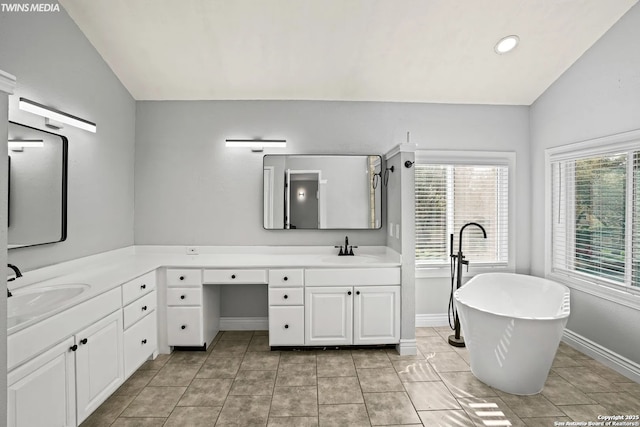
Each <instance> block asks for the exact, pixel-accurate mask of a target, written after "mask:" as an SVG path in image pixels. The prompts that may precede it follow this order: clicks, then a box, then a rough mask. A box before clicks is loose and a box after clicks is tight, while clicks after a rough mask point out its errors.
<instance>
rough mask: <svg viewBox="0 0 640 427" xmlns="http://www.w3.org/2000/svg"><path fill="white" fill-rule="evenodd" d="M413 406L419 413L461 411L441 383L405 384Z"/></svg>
mask: <svg viewBox="0 0 640 427" xmlns="http://www.w3.org/2000/svg"><path fill="white" fill-rule="evenodd" d="M404 387H405V388H406V389H407V393H408V394H409V398H410V399H411V402H413V406H414V407H415V408H416V409H417V410H418V411H433V410H440V409H460V405H458V402H457V401H456V399H455V398H454V397H453V395H452V394H451V393H450V392H449V389H447V387H446V386H445V385H444V383H443V382H440V381H429V382H413V383H404Z"/></svg>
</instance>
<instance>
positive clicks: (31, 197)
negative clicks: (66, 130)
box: [7, 122, 68, 249]
mask: <svg viewBox="0 0 640 427" xmlns="http://www.w3.org/2000/svg"><path fill="white" fill-rule="evenodd" d="M7 144H8V147H7V148H8V155H9V159H8V164H9V168H8V170H9V173H8V175H9V176H8V184H9V192H8V194H9V209H8V214H7V225H8V236H7V243H8V246H7V248H8V249H15V248H22V247H26V246H36V245H44V244H48V243H56V242H61V241H63V240H65V239H66V238H67V151H68V141H67V138H66V137H64V136H63V135H58V134H55V133H51V132H47V131H43V130H40V129H36V128H33V127H30V126H26V125H22V124H20V123H15V122H9V130H8V143H7Z"/></svg>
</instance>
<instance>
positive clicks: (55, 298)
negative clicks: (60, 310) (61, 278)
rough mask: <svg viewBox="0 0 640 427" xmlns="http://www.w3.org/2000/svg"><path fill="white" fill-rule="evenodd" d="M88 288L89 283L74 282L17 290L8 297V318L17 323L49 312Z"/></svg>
mask: <svg viewBox="0 0 640 427" xmlns="http://www.w3.org/2000/svg"><path fill="white" fill-rule="evenodd" d="M87 289H89V285H87V284H84V283H73V284H64V285H56V286H47V287H42V288H33V289H25V290H17V291H16V292H15V293H14V294H13V296H11V297H9V298H7V319H8V320H13V321H14V322H12V323H15V322H16V321H17V322H20V321H24V320H28V319H31V318H33V317H36V316H39V315H41V314H45V313H48V312H49V311H51V310H55V309H56V308H57V307H60V306H61V305H63V304H64V303H66V302H68V301H69V300H70V299H71V298H74V297H76V296H78V295H80V294H81V293H83V292H84V291H86V290H87Z"/></svg>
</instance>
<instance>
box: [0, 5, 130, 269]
mask: <svg viewBox="0 0 640 427" xmlns="http://www.w3.org/2000/svg"><path fill="white" fill-rule="evenodd" d="M48 3H50V2H48ZM0 19H1V22H0V69H2V70H5V71H7V72H9V73H11V74H13V75H15V76H16V77H17V79H18V86H17V88H16V91H15V94H14V95H13V96H11V97H9V119H10V120H12V121H16V122H20V123H24V124H27V125H29V126H33V127H37V128H40V129H46V128H45V127H44V119H43V118H42V117H39V116H36V115H34V114H31V113H26V112H24V111H20V110H19V109H18V98H19V97H25V98H29V99H31V100H34V101H36V102H40V103H42V104H45V105H49V106H51V107H55V108H58V109H60V110H63V111H66V112H68V113H71V114H74V115H77V116H80V117H82V118H85V119H87V120H90V121H93V122H96V123H97V125H98V132H97V133H95V134H93V133H90V132H87V131H84V130H80V129H77V128H74V127H72V126H65V128H64V129H63V130H62V131H61V132H59V133H62V134H64V135H65V136H67V137H68V138H69V192H68V200H69V204H68V221H69V223H68V239H67V241H65V242H62V243H56V244H52V245H45V246H39V247H34V248H23V249H12V250H11V251H9V260H10V262H12V263H14V264H16V265H18V266H19V267H21V268H22V269H24V270H25V271H28V270H31V269H34V268H37V267H41V266H44V265H50V264H55V263H58V262H61V261H66V260H70V259H74V258H78V257H82V256H86V255H90V254H94V253H99V252H104V251H107V250H110V249H116V248H120V247H124V246H128V245H131V244H133V219H134V218H133V207H134V204H133V202H134V199H133V194H134V177H133V165H134V148H135V146H134V136H135V102H134V100H133V98H132V97H131V96H130V95H129V93H128V92H127V90H126V89H125V88H124V87H123V86H122V84H121V83H120V81H119V80H118V79H117V78H116V77H115V75H114V74H113V72H112V71H111V69H110V68H109V67H108V66H107V64H106V63H105V62H104V61H103V60H102V58H101V57H100V56H99V55H98V53H97V52H96V50H95V49H94V48H93V46H92V45H91V44H90V43H89V41H88V40H87V39H86V38H85V37H84V35H83V34H82V33H81V32H80V30H79V29H78V27H77V26H76V25H75V23H74V22H73V21H72V20H71V18H70V17H69V16H68V15H67V13H66V12H65V11H64V9H63V8H60V12H51V13H37V12H34V13H3V14H2V17H1V18H0ZM3 217H4V214H3Z"/></svg>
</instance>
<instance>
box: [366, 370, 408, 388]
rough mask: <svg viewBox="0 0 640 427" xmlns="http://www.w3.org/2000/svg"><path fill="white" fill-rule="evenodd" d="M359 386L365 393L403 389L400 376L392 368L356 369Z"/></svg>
mask: <svg viewBox="0 0 640 427" xmlns="http://www.w3.org/2000/svg"><path fill="white" fill-rule="evenodd" d="M357 371H358V379H359V380H360V386H361V387H362V391H363V392H365V393H377V392H383V391H404V387H402V383H401V382H400V378H398V374H397V373H396V370H395V369H393V368H378V369H358V370H357Z"/></svg>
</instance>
